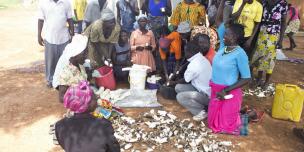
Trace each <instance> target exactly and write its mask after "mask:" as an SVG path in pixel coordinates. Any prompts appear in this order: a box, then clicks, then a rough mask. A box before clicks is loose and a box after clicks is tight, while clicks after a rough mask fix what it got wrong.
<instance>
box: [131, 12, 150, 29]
mask: <svg viewBox="0 0 304 152" xmlns="http://www.w3.org/2000/svg"><path fill="white" fill-rule="evenodd" d="M142 18H145V19H148V17H147V15H145V14H139V15H138V16H137V17H136V22H135V23H134V25H133V28H134V29H139V24H138V20H140V19H142ZM146 29H147V30H149V29H150V28H149V25H148V24H147V25H146Z"/></svg>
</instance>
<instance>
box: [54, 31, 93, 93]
mask: <svg viewBox="0 0 304 152" xmlns="http://www.w3.org/2000/svg"><path fill="white" fill-rule="evenodd" d="M87 44H88V37H86V36H84V35H81V34H76V35H75V36H74V37H73V39H72V42H71V43H69V44H68V45H67V46H66V47H65V49H64V51H63V53H62V55H61V56H60V58H59V60H58V62H57V65H56V69H55V73H54V76H53V82H52V85H53V87H54V88H56V87H57V86H58V85H59V75H60V73H61V72H62V70H63V68H64V67H65V66H67V65H68V64H69V63H70V58H71V57H74V56H76V55H78V54H80V53H82V52H83V51H84V50H85V48H86V47H87Z"/></svg>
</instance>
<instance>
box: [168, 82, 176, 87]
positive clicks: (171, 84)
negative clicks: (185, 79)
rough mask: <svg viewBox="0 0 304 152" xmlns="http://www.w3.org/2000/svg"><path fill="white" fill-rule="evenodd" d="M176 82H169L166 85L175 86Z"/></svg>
mask: <svg viewBox="0 0 304 152" xmlns="http://www.w3.org/2000/svg"><path fill="white" fill-rule="evenodd" d="M176 84H177V83H176V81H167V83H166V85H167V86H173V85H176Z"/></svg>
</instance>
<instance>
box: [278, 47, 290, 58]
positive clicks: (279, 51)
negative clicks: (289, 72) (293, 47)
mask: <svg viewBox="0 0 304 152" xmlns="http://www.w3.org/2000/svg"><path fill="white" fill-rule="evenodd" d="M276 51H277V57H276V58H277V60H288V57H287V56H286V55H285V54H284V53H283V51H282V50H281V49H277V50H276Z"/></svg>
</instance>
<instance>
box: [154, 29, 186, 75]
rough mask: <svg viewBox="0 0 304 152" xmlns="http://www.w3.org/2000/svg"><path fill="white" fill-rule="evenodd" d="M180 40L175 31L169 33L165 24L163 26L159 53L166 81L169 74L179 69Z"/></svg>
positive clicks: (180, 55) (180, 56)
mask: <svg viewBox="0 0 304 152" xmlns="http://www.w3.org/2000/svg"><path fill="white" fill-rule="evenodd" d="M181 45H182V40H181V36H180V34H179V33H178V32H177V31H173V32H171V33H170V34H169V29H168V28H167V26H163V27H162V30H161V38H160V39H159V54H160V58H161V60H162V65H163V70H164V74H165V77H166V81H168V80H169V75H170V74H171V73H175V72H176V71H177V70H178V69H179V65H180V60H181V58H182V52H181Z"/></svg>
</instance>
